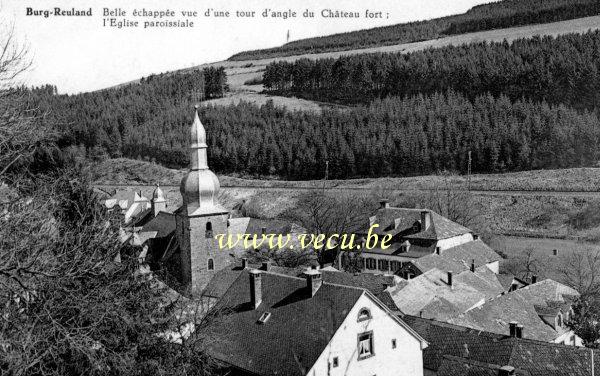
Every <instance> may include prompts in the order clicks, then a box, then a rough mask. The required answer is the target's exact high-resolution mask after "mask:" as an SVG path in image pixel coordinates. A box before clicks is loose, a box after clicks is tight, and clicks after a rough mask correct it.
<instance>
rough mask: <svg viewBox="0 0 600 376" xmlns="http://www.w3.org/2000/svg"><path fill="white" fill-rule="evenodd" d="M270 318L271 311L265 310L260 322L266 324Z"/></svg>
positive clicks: (259, 319)
mask: <svg viewBox="0 0 600 376" xmlns="http://www.w3.org/2000/svg"><path fill="white" fill-rule="evenodd" d="M269 318H271V312H265V313H263V314H262V315H260V317H259V318H258V323H259V324H264V323H266V322H267V320H269Z"/></svg>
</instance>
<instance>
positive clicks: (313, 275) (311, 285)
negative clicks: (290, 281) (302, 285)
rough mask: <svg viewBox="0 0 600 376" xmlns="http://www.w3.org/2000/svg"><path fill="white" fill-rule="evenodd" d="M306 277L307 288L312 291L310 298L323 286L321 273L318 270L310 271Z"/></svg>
mask: <svg viewBox="0 0 600 376" xmlns="http://www.w3.org/2000/svg"><path fill="white" fill-rule="evenodd" d="M304 275H305V276H306V287H307V288H308V290H309V291H310V296H311V297H313V296H315V294H316V293H317V291H318V290H319V288H320V287H321V285H322V284H323V279H322V278H321V272H320V271H318V270H316V269H308V270H307V271H305V272H304Z"/></svg>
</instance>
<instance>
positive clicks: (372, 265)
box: [365, 258, 377, 270]
mask: <svg viewBox="0 0 600 376" xmlns="http://www.w3.org/2000/svg"><path fill="white" fill-rule="evenodd" d="M365 267H366V268H367V269H371V270H375V269H377V262H376V260H375V259H372V258H366V259H365Z"/></svg>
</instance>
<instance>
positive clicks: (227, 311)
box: [206, 271, 422, 375]
mask: <svg viewBox="0 0 600 376" xmlns="http://www.w3.org/2000/svg"><path fill="white" fill-rule="evenodd" d="M261 279H262V303H261V304H260V305H259V307H258V308H257V309H254V307H252V306H251V305H250V280H249V273H248V272H247V271H242V273H241V274H240V275H239V277H238V278H237V279H236V280H235V282H234V283H233V285H232V286H231V287H230V288H229V289H228V290H227V292H226V293H225V295H223V298H222V299H221V300H220V301H219V302H218V303H217V305H216V310H217V311H218V312H222V315H221V316H218V317H217V318H216V319H215V320H214V321H212V322H210V323H209V324H208V327H207V328H206V332H207V333H210V335H211V339H210V340H209V341H208V345H207V351H208V354H209V355H210V356H212V357H214V358H216V359H218V360H221V361H223V362H225V363H227V364H230V365H232V366H234V367H236V368H238V369H242V370H244V371H247V372H250V373H254V374H260V375H304V374H305V373H306V372H307V371H308V370H309V369H310V368H311V367H312V365H313V364H314V363H315V362H316V360H317V359H318V357H319V356H320V355H321V353H322V352H323V350H324V349H325V347H326V346H327V344H328V343H329V341H330V339H331V338H332V337H333V335H334V333H335V331H336V330H337V329H338V328H339V326H340V325H341V324H342V322H343V321H344V319H345V318H346V316H347V315H348V313H349V312H350V310H351V309H352V308H353V307H354V305H355V304H356V302H357V301H358V299H359V298H360V297H361V296H363V294H368V296H371V295H370V294H369V293H367V292H366V291H365V290H362V289H359V288H354V287H347V286H341V285H335V284H329V283H327V282H324V283H323V284H322V286H321V287H320V288H319V290H318V291H317V292H316V294H315V295H314V296H313V297H310V293H309V290H308V289H307V287H306V280H305V279H304V278H296V277H290V276H283V275H278V274H273V273H268V272H267V273H262V275H261ZM266 312H269V313H270V314H271V315H270V317H269V319H268V320H267V321H266V322H265V323H263V324H261V323H258V319H259V318H260V317H261V315H262V314H263V313H266ZM398 322H399V323H400V325H403V326H404V325H405V324H404V323H403V322H401V321H400V320H398ZM405 327H406V328H407V330H409V331H410V332H411V333H413V335H415V337H417V338H419V339H420V340H422V338H420V337H419V336H418V335H417V334H416V333H414V332H413V331H412V329H410V328H409V327H408V326H405Z"/></svg>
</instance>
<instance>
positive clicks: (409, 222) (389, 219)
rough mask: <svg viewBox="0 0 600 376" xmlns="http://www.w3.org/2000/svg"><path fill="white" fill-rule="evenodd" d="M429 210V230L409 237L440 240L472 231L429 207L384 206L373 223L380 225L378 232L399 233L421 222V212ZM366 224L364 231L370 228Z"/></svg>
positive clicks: (376, 230) (408, 236)
mask: <svg viewBox="0 0 600 376" xmlns="http://www.w3.org/2000/svg"><path fill="white" fill-rule="evenodd" d="M422 211H428V212H429V213H430V215H431V225H430V226H429V228H428V229H427V230H424V231H419V232H417V233H414V234H410V235H407V236H406V237H407V238H412V239H429V240H440V239H447V238H451V237H453V236H458V235H462V234H467V233H470V232H472V231H471V230H469V229H468V228H466V227H464V226H461V225H459V224H458V223H456V222H452V221H451V220H449V219H448V218H445V217H443V216H441V215H439V214H438V213H436V212H434V211H431V210H429V209H407V208H394V207H390V208H382V209H379V210H378V211H377V213H376V214H375V216H374V218H372V219H373V223H376V224H378V225H379V227H378V228H376V229H375V230H374V232H375V233H378V234H393V235H395V234H398V233H400V232H403V231H405V230H408V229H411V228H412V227H413V225H414V224H415V222H419V223H420V222H421V212H422ZM369 227H370V225H369V226H366V228H365V229H364V231H363V232H364V233H366V232H367V231H368V229H369Z"/></svg>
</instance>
